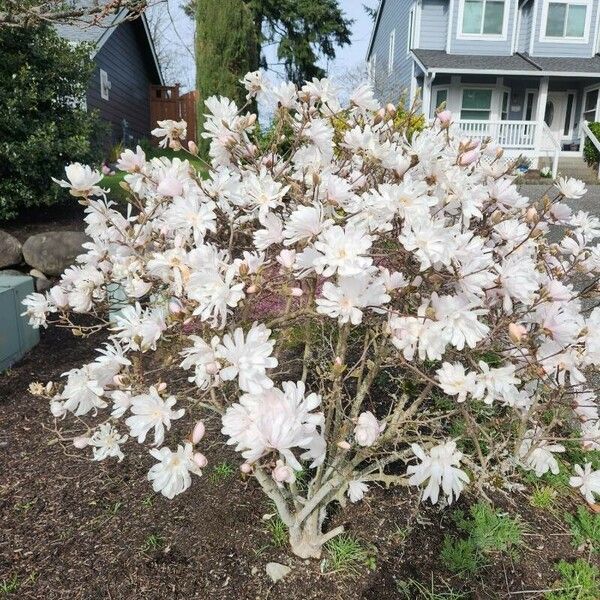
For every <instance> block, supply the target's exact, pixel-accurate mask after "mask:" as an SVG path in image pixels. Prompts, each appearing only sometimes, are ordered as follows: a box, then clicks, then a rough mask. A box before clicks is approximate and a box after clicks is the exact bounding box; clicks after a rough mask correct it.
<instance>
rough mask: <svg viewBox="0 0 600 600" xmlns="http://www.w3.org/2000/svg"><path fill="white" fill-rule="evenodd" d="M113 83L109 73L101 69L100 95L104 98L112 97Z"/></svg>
mask: <svg viewBox="0 0 600 600" xmlns="http://www.w3.org/2000/svg"><path fill="white" fill-rule="evenodd" d="M111 87H112V86H111V83H110V81H109V79H108V73H107V72H106V71H105V70H104V69H100V97H101V98H102V100H109V99H110V88H111Z"/></svg>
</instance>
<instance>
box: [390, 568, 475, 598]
mask: <svg viewBox="0 0 600 600" xmlns="http://www.w3.org/2000/svg"><path fill="white" fill-rule="evenodd" d="M396 585H397V588H398V591H399V592H400V594H402V595H401V596H400V597H399V599H398V600H400V598H404V599H405V600H463V599H465V600H466V599H467V598H468V597H469V596H468V594H467V593H466V592H458V591H456V590H453V589H452V588H451V587H450V586H449V585H448V584H447V583H445V582H442V586H438V589H436V586H435V584H434V581H433V573H432V574H431V584H430V585H429V586H425V585H423V584H422V583H420V582H419V581H416V580H415V579H406V580H401V581H398V582H397V583H396Z"/></svg>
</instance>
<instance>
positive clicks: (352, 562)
mask: <svg viewBox="0 0 600 600" xmlns="http://www.w3.org/2000/svg"><path fill="white" fill-rule="evenodd" d="M325 550H326V552H327V557H326V558H325V559H324V560H323V561H322V563H321V570H322V571H323V572H338V573H344V572H345V573H352V574H354V575H356V574H357V573H358V572H359V569H360V567H361V566H366V567H367V568H369V569H373V568H374V566H375V557H374V555H373V553H372V552H369V551H368V550H367V549H366V548H365V547H364V546H363V545H362V544H361V543H360V542H359V541H358V540H357V539H356V538H354V537H352V536H351V535H348V534H342V535H338V536H337V537H334V538H333V539H332V540H329V541H328V542H327V543H326V544H325Z"/></svg>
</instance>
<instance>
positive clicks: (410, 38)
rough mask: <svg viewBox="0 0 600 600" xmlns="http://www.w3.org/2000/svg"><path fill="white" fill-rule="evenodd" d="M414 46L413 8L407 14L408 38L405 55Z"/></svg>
mask: <svg viewBox="0 0 600 600" xmlns="http://www.w3.org/2000/svg"><path fill="white" fill-rule="evenodd" d="M414 44H415V7H414V6H413V7H412V8H411V9H410V12H409V13H408V37H407V38H406V53H407V54H408V53H409V52H410V51H411V49H412V48H413V47H414Z"/></svg>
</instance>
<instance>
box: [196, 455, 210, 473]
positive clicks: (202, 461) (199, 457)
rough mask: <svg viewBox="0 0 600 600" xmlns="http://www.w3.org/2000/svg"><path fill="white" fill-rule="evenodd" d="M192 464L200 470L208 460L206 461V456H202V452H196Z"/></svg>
mask: <svg viewBox="0 0 600 600" xmlns="http://www.w3.org/2000/svg"><path fill="white" fill-rule="evenodd" d="M194 462H195V463H196V464H197V465H198V466H199V467H200V468H201V469H203V468H204V467H205V466H206V465H207V464H208V460H207V459H206V456H204V454H202V452H196V453H194Z"/></svg>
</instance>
